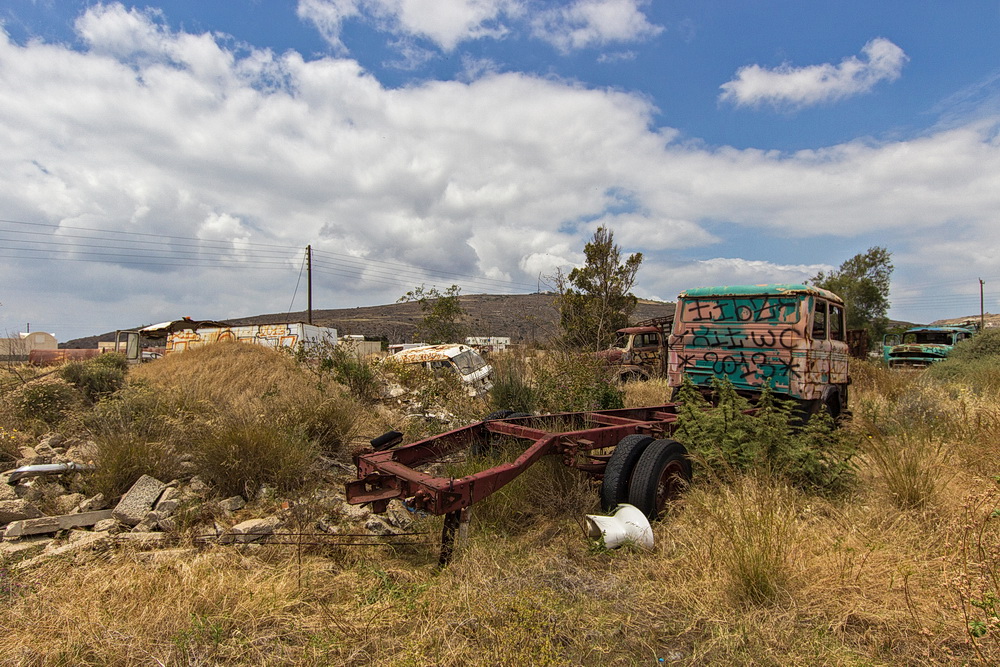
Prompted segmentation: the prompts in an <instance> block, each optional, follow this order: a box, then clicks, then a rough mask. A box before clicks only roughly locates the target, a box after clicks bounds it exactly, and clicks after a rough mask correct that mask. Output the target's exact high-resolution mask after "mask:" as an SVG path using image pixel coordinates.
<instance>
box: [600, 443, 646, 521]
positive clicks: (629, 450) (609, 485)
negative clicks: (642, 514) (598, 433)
mask: <svg viewBox="0 0 1000 667" xmlns="http://www.w3.org/2000/svg"><path fill="white" fill-rule="evenodd" d="M651 442H653V438H651V437H650V436H648V435H642V434H635V435H626V436H625V437H624V438H622V439H621V441H620V442H619V443H618V446H617V447H615V451H614V452H612V454H611V458H610V459H609V460H608V464H607V465H606V466H605V467H604V481H603V482H602V483H601V507H602V508H603V509H604V511H605V512H610V511H611V510H613V509H614V508H615V507H616V506H618V504H619V503H623V502H626V501H627V500H628V484H629V478H630V477H631V476H632V469H633V468H635V464H636V462H637V461H638V460H639V457H640V456H642V453H643V452H644V451H645V450H646V447H648V446H649V443H651Z"/></svg>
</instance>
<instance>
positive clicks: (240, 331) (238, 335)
mask: <svg viewBox="0 0 1000 667" xmlns="http://www.w3.org/2000/svg"><path fill="white" fill-rule="evenodd" d="M225 341H239V342H241V343H255V344H257V345H264V346H267V347H274V348H282V347H295V346H296V345H298V344H299V342H300V335H299V331H298V330H297V327H296V326H294V325H291V324H260V325H252V326H244V327H226V328H212V329H198V330H197V331H192V330H190V329H188V330H184V331H176V332H174V333H172V334H170V337H169V338H168V339H167V352H180V351H181V350H189V349H191V348H195V347H201V346H202V345H208V344H210V343H221V342H225Z"/></svg>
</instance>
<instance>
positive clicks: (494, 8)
mask: <svg viewBox="0 0 1000 667" xmlns="http://www.w3.org/2000/svg"><path fill="white" fill-rule="evenodd" d="M648 3H649V0H574V1H573V2H572V3H570V4H568V5H567V4H566V3H563V2H559V1H552V0H450V1H449V2H442V1H441V0H299V5H298V15H299V17H300V18H302V19H304V20H307V21H310V22H312V23H314V24H315V25H316V27H317V29H318V30H319V31H320V33H321V34H322V35H323V36H324V38H325V39H326V40H327V41H328V42H329V43H330V45H331V46H333V48H334V49H335V51H336V52H337V53H341V54H343V53H346V51H347V48H346V47H345V45H344V42H343V40H342V35H341V31H342V28H343V25H344V22H345V21H348V20H351V19H358V20H364V21H367V22H369V23H371V24H373V25H375V26H377V27H378V29H380V30H382V31H385V32H388V33H391V34H393V35H396V36H397V37H399V38H419V39H425V40H427V41H429V42H431V43H432V44H434V45H435V47H437V48H438V49H440V50H442V51H444V52H450V51H453V50H454V49H455V48H456V47H457V46H458V45H459V44H461V43H462V42H467V41H471V40H476V39H503V38H504V37H506V36H508V35H509V34H511V33H515V32H516V33H520V32H522V31H526V32H527V33H528V34H530V35H532V36H533V37H535V38H537V39H541V40H543V41H546V42H549V43H550V44H552V45H554V46H555V47H556V48H557V49H559V50H560V51H562V52H569V51H573V50H577V49H583V48H593V47H601V46H606V45H609V44H621V43H627V42H636V41H643V40H646V39H649V38H651V37H655V36H656V35H658V34H659V33H660V32H662V31H663V28H662V27H661V26H657V25H653V24H652V23H650V22H649V20H648V19H647V18H646V15H645V14H644V13H643V11H642V6H643V5H646V4H648ZM399 43H400V44H402V45H408V46H409V45H410V42H408V41H407V40H406V39H401V40H400V42H399ZM410 48H411V49H412V46H410ZM620 57H626V58H627V57H629V56H628V54H627V53H625V54H623V55H622V56H620Z"/></svg>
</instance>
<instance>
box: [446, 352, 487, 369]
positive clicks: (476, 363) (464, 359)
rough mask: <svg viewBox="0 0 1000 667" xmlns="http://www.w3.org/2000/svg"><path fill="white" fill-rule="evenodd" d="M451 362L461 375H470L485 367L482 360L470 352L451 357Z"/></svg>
mask: <svg viewBox="0 0 1000 667" xmlns="http://www.w3.org/2000/svg"><path fill="white" fill-rule="evenodd" d="M452 362H454V364H455V366H457V367H458V372H459V373H461V374H462V375H471V374H473V373H475V372H476V371H478V370H479V369H481V368H484V367H485V366H486V362H485V361H483V358H482V357H480V356H479V355H478V354H476V353H475V352H473V351H472V350H466V351H465V352H461V353H460V354H458V355H457V356H455V357H452Z"/></svg>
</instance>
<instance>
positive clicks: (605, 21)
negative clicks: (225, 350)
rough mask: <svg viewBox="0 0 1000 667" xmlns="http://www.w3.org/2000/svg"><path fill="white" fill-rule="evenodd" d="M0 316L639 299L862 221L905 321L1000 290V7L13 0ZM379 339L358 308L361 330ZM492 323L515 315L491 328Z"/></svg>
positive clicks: (0, 63) (4, 126) (117, 317)
mask: <svg viewBox="0 0 1000 667" xmlns="http://www.w3.org/2000/svg"><path fill="white" fill-rule="evenodd" d="M0 24H2V31H3V34H2V35H0V90H2V91H3V92H2V93H0V165H2V170H3V173H4V174H5V178H4V179H3V182H2V183H0V220H2V221H0V256H2V257H0V262H2V263H0V285H2V287H0V304H2V305H0V329H2V330H4V331H6V332H14V331H19V330H23V329H24V328H25V325H26V324H27V323H29V322H30V323H31V327H32V329H33V330H48V331H52V332H53V333H55V334H56V336H57V337H58V338H59V339H60V340H67V339H69V338H73V337H76V336H80V335H87V334H91V333H97V332H101V331H107V330H113V329H115V328H121V327H127V326H131V325H135V324H139V323H149V322H154V321H161V320H165V319H172V318H175V317H179V316H181V315H189V316H193V317H198V318H225V317H235V316H241V315H251V314H258V313H263V312H283V311H286V310H289V309H293V310H300V309H302V308H304V306H305V299H304V286H303V283H302V279H301V275H300V274H301V268H302V255H303V252H302V248H304V247H305V246H306V245H307V244H311V245H312V247H313V248H314V250H315V269H316V273H315V279H314V307H317V308H336V307H348V306H360V305H373V304H379V303H387V302H392V301H394V300H395V299H396V298H398V297H399V296H400V295H401V294H403V293H405V292H406V291H408V290H410V289H412V288H413V287H414V286H415V285H419V284H421V283H423V284H426V285H427V286H431V285H436V286H438V287H440V288H442V289H443V288H445V287H447V286H448V285H450V284H452V283H457V284H459V285H460V286H461V287H462V291H463V293H479V292H491V293H517V292H529V291H534V290H535V289H537V288H538V286H539V285H540V284H541V285H542V286H543V288H544V284H545V282H546V279H547V277H549V276H551V275H553V274H554V273H555V272H556V270H559V269H561V270H563V271H566V270H568V269H569V268H571V267H572V266H574V265H575V264H577V263H578V262H580V261H581V260H582V248H583V245H584V243H585V242H586V240H587V239H588V238H589V237H590V236H591V235H592V234H593V231H594V229H595V228H596V227H597V226H598V225H601V224H604V225H607V226H609V227H610V228H611V229H612V230H614V232H615V238H616V240H617V241H618V242H619V243H620V244H621V245H622V247H623V249H624V250H626V251H628V252H634V251H641V252H643V254H644V256H645V261H644V263H643V267H642V268H641V269H640V272H639V279H638V284H637V286H636V289H635V292H636V294H638V295H639V296H643V297H649V298H659V299H665V300H669V299H672V298H674V297H675V296H676V294H677V292H678V291H680V290H682V289H685V288H688V287H694V286H699V285H712V284H731V283H762V282H793V281H794V282H797V281H801V280H804V279H807V278H809V277H810V276H812V275H814V274H815V273H816V272H817V271H820V270H829V269H831V268H835V267H836V266H838V265H839V264H840V263H841V262H842V261H844V260H845V259H847V258H849V257H850V256H852V255H854V254H855V253H858V252H863V251H865V250H866V249H867V248H869V247H871V246H873V245H883V246H886V247H887V248H888V249H889V250H890V251H891V252H892V253H893V260H894V264H895V266H896V270H895V273H894V279H893V291H892V295H891V300H892V303H893V307H892V310H891V311H890V315H891V316H893V317H896V318H899V319H906V320H911V321H920V322H926V321H931V320H934V319H938V318H945V317H956V316H963V315H968V314H972V313H976V312H978V308H979V282H978V281H979V278H983V279H984V280H985V281H986V285H985V292H986V307H987V310H990V311H992V312H997V311H998V310H1000V267H998V264H997V259H996V258H997V257H998V255H1000V235H998V234H997V232H996V230H997V223H998V218H1000V139H998V132H997V130H998V122H1000V94H998V93H1000V40H998V36H1000V30H998V28H1000V3H997V2H970V3H958V4H956V3H941V2H895V1H886V2H880V3H871V2H838V3H806V2H713V1H705V0H703V1H689V2H667V1H664V0H654V1H651V2H647V1H643V0H568V1H565V2H551V1H543V0H450V1H449V0H300V1H299V2H265V1H263V0H247V1H240V0H230V1H228V2H181V1H178V2H160V3H155V4H152V3H110V2H108V3H103V4H102V3H95V2H71V1H68V0H60V1H55V0H48V1H46V0H34V1H29V0H5V1H0ZM354 333H363V332H354ZM482 333H483V334H484V335H485V334H493V335H502V334H503V332H482Z"/></svg>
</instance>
